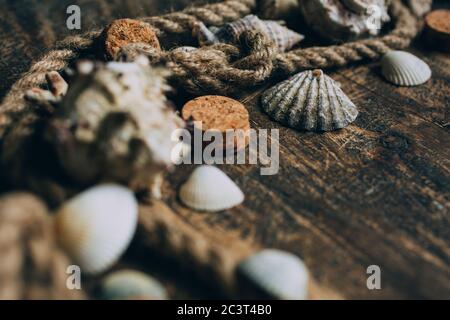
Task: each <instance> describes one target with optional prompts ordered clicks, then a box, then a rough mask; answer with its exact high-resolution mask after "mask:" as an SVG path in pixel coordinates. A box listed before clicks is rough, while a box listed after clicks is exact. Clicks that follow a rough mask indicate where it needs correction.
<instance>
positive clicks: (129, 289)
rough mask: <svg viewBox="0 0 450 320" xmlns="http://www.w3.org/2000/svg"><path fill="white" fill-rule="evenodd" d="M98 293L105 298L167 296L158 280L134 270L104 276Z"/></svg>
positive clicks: (136, 298)
mask: <svg viewBox="0 0 450 320" xmlns="http://www.w3.org/2000/svg"><path fill="white" fill-rule="evenodd" d="M100 295H101V298H102V299H105V300H166V299H167V297H168V295H167V291H166V289H165V288H164V286H163V285H162V284H161V283H160V282H159V281H158V280H156V279H154V278H153V277H150V276H148V275H146V274H145V273H142V272H138V271H134V270H121V271H116V272H114V273H112V274H109V275H108V276H106V277H105V278H104V279H103V280H102V282H101V286H100Z"/></svg>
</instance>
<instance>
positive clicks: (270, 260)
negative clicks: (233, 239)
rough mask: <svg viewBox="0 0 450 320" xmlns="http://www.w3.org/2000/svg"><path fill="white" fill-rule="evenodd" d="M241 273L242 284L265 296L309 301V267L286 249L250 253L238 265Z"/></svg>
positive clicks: (241, 285) (239, 275)
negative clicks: (307, 299) (251, 254)
mask: <svg viewBox="0 0 450 320" xmlns="http://www.w3.org/2000/svg"><path fill="white" fill-rule="evenodd" d="M237 274H238V278H239V280H240V287H241V288H244V287H250V288H252V289H256V290H257V291H259V292H258V293H255V294H258V295H261V298H270V299H279V300H305V299H306V298H307V296H308V278H309V275H308V269H307V268H306V266H305V264H304V263H303V262H302V260H301V259H300V258H298V257H297V256H295V255H293V254H291V253H288V252H285V251H281V250H274V249H266V250H263V251H261V252H259V253H257V254H255V255H253V256H250V257H249V258H247V259H245V260H244V261H242V262H241V263H240V264H239V265H238V267H237ZM252 298H260V296H258V297H255V296H253V297H252Z"/></svg>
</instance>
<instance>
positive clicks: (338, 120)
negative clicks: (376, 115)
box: [261, 70, 358, 131]
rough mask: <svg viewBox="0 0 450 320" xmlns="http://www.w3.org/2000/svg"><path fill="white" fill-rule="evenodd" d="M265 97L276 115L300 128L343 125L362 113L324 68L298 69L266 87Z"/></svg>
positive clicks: (266, 108) (268, 109) (265, 103)
mask: <svg viewBox="0 0 450 320" xmlns="http://www.w3.org/2000/svg"><path fill="white" fill-rule="evenodd" d="M261 100H262V108H263V109H264V111H265V112H266V113H267V114H269V116H270V117H271V118H272V119H274V120H275V121H278V122H280V123H282V124H284V125H286V126H289V127H291V128H294V129H299V130H307V131H333V130H337V129H342V128H345V127H346V126H348V125H349V124H350V123H352V122H353V121H355V119H356V117H357V116H358V110H357V108H356V106H355V105H354V104H353V102H351V101H350V99H349V98H348V97H347V96H346V95H345V93H344V92H342V90H341V88H340V87H339V85H338V83H336V82H335V81H334V80H333V79H331V78H330V77H328V76H327V75H325V74H324V73H323V72H322V70H314V71H304V72H301V73H298V74H296V75H294V76H293V77H291V78H290V79H288V80H285V81H283V82H281V83H279V84H277V85H276V86H274V87H272V88H270V89H268V90H267V91H265V92H264V93H263V94H262V98H261Z"/></svg>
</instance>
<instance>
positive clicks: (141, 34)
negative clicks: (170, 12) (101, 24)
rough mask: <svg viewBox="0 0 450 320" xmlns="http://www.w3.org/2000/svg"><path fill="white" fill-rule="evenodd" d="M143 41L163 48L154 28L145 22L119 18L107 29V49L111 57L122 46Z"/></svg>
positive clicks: (159, 48) (158, 48)
mask: <svg viewBox="0 0 450 320" xmlns="http://www.w3.org/2000/svg"><path fill="white" fill-rule="evenodd" d="M137 42H142V43H146V44H149V45H151V46H152V47H154V48H155V49H157V50H161V46H160V44H159V40H158V37H157V36H156V33H155V31H154V30H153V28H152V27H151V26H150V25H149V24H148V23H145V22H142V21H139V20H133V19H118V20H115V21H113V22H112V23H111V24H110V25H109V26H107V27H106V29H105V49H106V53H107V54H108V56H109V57H110V58H113V59H114V58H115V56H116V54H117V52H118V51H119V50H120V48H121V47H123V46H125V45H127V44H130V43H137Z"/></svg>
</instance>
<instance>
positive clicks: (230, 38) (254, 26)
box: [194, 15, 304, 52]
mask: <svg viewBox="0 0 450 320" xmlns="http://www.w3.org/2000/svg"><path fill="white" fill-rule="evenodd" d="M249 30H256V31H260V32H263V33H264V34H266V35H267V36H268V37H269V38H270V39H272V40H273V41H274V42H275V44H276V45H277V47H278V50H279V51H280V52H285V51H287V50H289V49H291V48H292V47H294V46H295V45H296V44H298V43H299V42H300V41H302V40H303V39H304V36H303V35H301V34H298V33H296V32H294V31H292V30H289V29H288V28H286V27H284V26H282V25H280V24H279V23H278V22H276V21H270V20H261V19H259V18H258V17H257V16H255V15H248V16H246V17H244V18H242V19H239V20H237V21H234V22H231V23H228V24H226V25H224V26H223V27H222V28H220V29H215V28H211V29H207V28H206V27H205V26H204V25H202V24H199V25H197V27H196V31H195V32H194V33H196V34H197V37H198V38H199V39H200V40H201V42H202V41H203V43H204V44H211V43H217V42H222V41H223V42H237V41H238V40H239V37H240V35H241V34H242V33H244V32H245V31H249Z"/></svg>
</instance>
